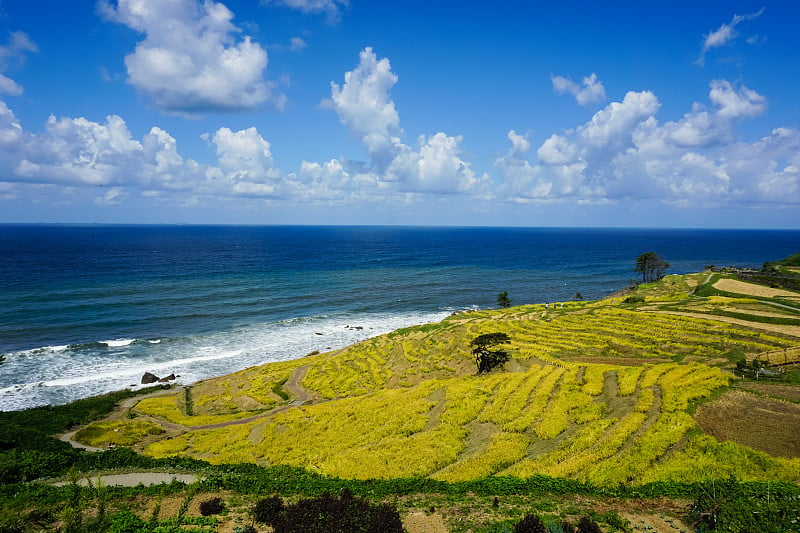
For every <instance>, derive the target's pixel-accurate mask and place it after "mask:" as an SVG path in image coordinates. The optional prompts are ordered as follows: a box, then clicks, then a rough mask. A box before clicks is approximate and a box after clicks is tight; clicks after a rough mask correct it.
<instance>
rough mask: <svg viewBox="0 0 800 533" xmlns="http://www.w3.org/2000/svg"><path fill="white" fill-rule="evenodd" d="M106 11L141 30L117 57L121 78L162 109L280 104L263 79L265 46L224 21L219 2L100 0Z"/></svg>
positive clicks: (194, 111) (228, 13)
mask: <svg viewBox="0 0 800 533" xmlns="http://www.w3.org/2000/svg"><path fill="white" fill-rule="evenodd" d="M100 6H101V11H102V12H103V13H105V14H106V15H107V16H108V17H110V18H112V19H113V20H116V21H118V22H120V23H122V24H125V25H127V26H129V27H130V28H132V29H134V30H136V31H138V32H140V33H143V34H145V39H144V41H142V42H140V43H139V44H137V45H136V49H135V51H134V52H133V53H131V54H129V55H128V56H126V57H125V66H126V68H127V72H128V83H130V84H131V85H133V86H134V87H136V88H137V89H138V90H140V91H141V92H143V93H144V94H147V95H148V96H149V97H150V98H152V100H153V103H154V104H155V105H156V106H157V107H158V108H159V109H161V110H162V111H165V112H168V113H179V114H189V115H191V114H197V113H203V112H208V111H219V110H237V109H252V108H255V107H257V106H259V105H261V104H265V103H270V104H272V105H274V106H275V107H277V108H282V106H283V104H284V99H285V98H284V97H283V96H282V95H276V94H273V84H272V83H270V82H267V81H265V80H264V72H265V70H266V68H267V52H266V51H265V50H264V49H263V48H262V47H261V46H260V45H259V44H257V43H254V42H252V40H251V39H250V37H249V36H244V37H243V38H241V39H237V38H236V36H237V35H238V34H240V33H241V30H240V29H239V28H237V27H236V26H235V25H234V24H233V23H232V22H231V21H232V20H233V13H232V12H231V11H230V10H229V9H228V8H227V7H225V5H223V4H221V3H216V2H214V1H213V0H205V1H204V2H203V3H202V4H200V3H198V2H197V0H170V1H163V0H118V3H117V6H116V7H114V6H112V5H111V4H109V3H105V2H104V3H102V4H101V5H100Z"/></svg>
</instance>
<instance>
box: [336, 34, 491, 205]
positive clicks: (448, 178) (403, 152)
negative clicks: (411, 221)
mask: <svg viewBox="0 0 800 533" xmlns="http://www.w3.org/2000/svg"><path fill="white" fill-rule="evenodd" d="M397 80H398V77H397V75H396V74H395V73H394V72H392V70H391V64H390V63H389V59H388V58H383V59H380V60H379V59H378V58H377V56H376V55H375V53H374V52H373V50H372V48H369V47H367V48H365V49H364V50H362V51H361V53H360V54H359V64H358V66H357V67H356V68H355V69H353V70H351V71H348V72H346V73H345V75H344V85H342V86H339V85H338V84H337V83H335V82H331V98H330V100H328V101H326V102H325V105H327V106H329V107H331V108H333V109H334V110H335V111H336V113H337V114H338V115H339V120H340V122H341V123H342V124H344V125H346V126H347V127H348V129H349V130H350V132H351V133H353V134H354V135H356V136H357V137H359V138H360V140H361V143H362V144H363V145H364V147H365V148H366V150H367V153H368V154H369V157H370V163H371V167H372V168H371V172H372V173H374V174H375V175H376V176H377V177H378V179H379V180H382V181H386V182H393V183H395V184H396V186H397V188H398V190H401V191H404V192H423V193H436V194H443V193H455V192H464V191H468V190H471V189H474V188H477V187H478V185H479V184H480V183H482V182H485V181H486V179H487V178H486V177H485V176H484V177H481V178H478V177H476V175H475V173H474V172H473V170H472V169H471V168H470V165H469V163H467V162H466V161H464V160H463V159H462V157H461V156H462V150H461V146H460V145H461V142H462V140H463V139H462V137H461V136H455V137H454V136H449V135H447V134H445V133H443V132H438V133H436V134H434V135H433V136H431V137H430V138H426V136H424V135H421V136H420V137H419V139H418V143H417V144H418V148H417V150H414V149H412V148H411V147H409V146H407V145H405V144H403V143H402V142H401V140H400V137H399V136H400V135H402V133H403V131H402V129H401V128H400V115H399V114H398V112H397V109H396V108H395V105H394V101H393V100H392V98H391V94H390V93H391V89H392V87H393V86H394V85H395V83H397Z"/></svg>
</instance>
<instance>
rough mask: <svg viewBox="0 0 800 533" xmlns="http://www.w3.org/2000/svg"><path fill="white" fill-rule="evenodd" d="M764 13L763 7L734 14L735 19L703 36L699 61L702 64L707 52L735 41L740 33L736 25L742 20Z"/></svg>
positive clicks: (751, 18)
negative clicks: (754, 10) (744, 13)
mask: <svg viewBox="0 0 800 533" xmlns="http://www.w3.org/2000/svg"><path fill="white" fill-rule="evenodd" d="M762 13H764V8H763V7H762V8H761V9H759V10H758V11H756V12H755V13H749V14H747V15H734V16H733V19H731V21H730V22H729V23H727V24H722V25H721V26H720V27H719V28H717V29H716V30H714V31H711V32H709V33H708V34H707V35H705V36H704V37H703V47H702V49H701V50H700V57H699V58H698V59H697V63H699V64H700V65H702V64H703V63H704V62H705V57H706V53H707V52H708V51H709V50H711V49H712V48H719V47H721V46H725V45H726V44H728V43H730V42H731V41H733V40H734V39H735V38H736V37H737V36H738V35H739V34H738V32H737V31H736V26H738V25H739V24H741V23H742V22H745V21H748V20H753V19H755V18H758V17H760V16H761V14H762ZM748 42H750V39H748ZM754 42H755V41H754Z"/></svg>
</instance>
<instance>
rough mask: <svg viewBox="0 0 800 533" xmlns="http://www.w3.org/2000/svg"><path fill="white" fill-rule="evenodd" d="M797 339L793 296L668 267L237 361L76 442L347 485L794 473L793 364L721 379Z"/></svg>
mask: <svg viewBox="0 0 800 533" xmlns="http://www.w3.org/2000/svg"><path fill="white" fill-rule="evenodd" d="M492 332H502V333H506V334H507V335H508V336H509V337H510V338H511V341H510V343H509V344H508V345H506V346H505V348H506V349H507V351H508V352H509V353H510V354H511V360H510V361H509V362H508V363H506V365H505V368H504V369H503V370H500V371H494V372H490V373H486V374H481V375H476V372H475V370H476V367H475V362H474V358H473V356H472V354H471V353H470V348H469V342H470V341H471V340H472V339H473V338H475V337H476V336H478V335H480V334H484V333H492ZM798 348H800V293H798V292H795V291H792V290H788V289H772V288H769V287H766V286H763V285H756V284H753V283H747V282H744V281H741V280H738V279H734V278H733V277H732V276H728V275H724V274H719V273H710V272H705V273H698V274H691V275H683V276H667V277H665V278H664V279H662V280H661V281H660V282H657V283H654V284H649V285H643V286H640V287H638V288H637V289H636V290H635V291H634V292H632V293H630V294H626V295H624V296H620V297H614V298H608V299H605V300H601V301H596V302H563V303H555V304H553V303H551V304H549V305H527V306H520V307H512V308H508V309H503V310H492V311H476V312H467V313H459V314H455V315H453V316H451V317H449V318H447V319H445V320H443V321H442V322H440V323H436V324H427V325H422V326H417V327H412V328H407V329H403V330H399V331H395V332H393V333H390V334H388V335H383V336H380V337H376V338H373V339H370V340H367V341H364V342H362V343H359V344H357V345H354V346H351V347H348V348H346V349H343V350H338V351H335V352H330V353H322V354H313V355H309V356H307V357H305V358H302V359H299V360H295V361H289V362H284V363H275V364H269V365H264V366H260V367H253V368H249V369H246V370H243V371H240V372H237V373H234V374H230V375H226V376H221V377H218V378H215V379H210V380H206V381H204V382H200V383H197V384H195V385H193V386H191V387H186V388H181V389H177V390H170V391H167V392H165V393H160V394H158V395H154V396H151V397H148V398H145V399H142V400H140V401H138V402H137V403H135V404H134V405H132V406H131V407H129V412H127V411H126V412H124V413H116V414H115V415H112V417H110V418H109V419H107V420H104V421H99V422H94V423H92V424H90V425H89V426H87V427H85V428H83V429H82V430H81V431H79V432H78V433H77V434H76V435H75V437H74V438H75V439H76V440H78V441H80V442H83V443H85V444H88V445H91V446H96V447H105V446H108V445H110V444H113V445H124V446H132V447H133V448H134V449H135V450H137V451H141V452H143V453H144V454H146V455H149V456H152V457H156V458H162V457H170V456H191V457H194V458H198V459H203V460H206V461H208V462H211V463H242V462H249V463H255V464H258V465H264V466H268V465H291V466H298V467H303V468H305V469H308V470H309V471H311V472H316V473H320V474H324V475H330V476H337V477H340V478H345V479H348V478H349V479H367V478H397V477H416V476H426V477H431V478H433V479H436V480H443V481H462V480H472V479H477V478H481V477H484V476H490V475H510V476H517V477H521V478H525V477H528V476H531V475H533V474H545V475H548V476H556V477H565V478H572V479H575V480H582V481H589V482H592V483H593V484H595V485H599V486H609V487H611V486H617V485H619V484H620V483H622V484H628V485H637V484H642V483H647V482H651V481H661V480H672V481H698V480H705V479H711V478H716V479H720V478H727V477H730V476H733V477H735V478H737V479H739V480H743V481H756V480H773V481H774V480H784V481H790V482H793V483H799V482H800V449H798V445H797V443H796V438H794V436H796V434H797V433H798V431H800V409H798V402H799V401H800V398H799V397H798V391H799V390H800V387H798V386H797V385H795V384H794V383H797V382H798V381H800V379H798V378H799V377H800V376H799V375H798V373H797V371H796V370H793V368H796V366H795V367H792V366H788V367H786V368H787V371H786V373H785V374H784V375H783V377H782V381H781V382H780V383H773V382H766V381H763V379H764V378H763V377H762V379H761V380H759V381H758V382H757V383H756V382H754V381H752V380H751V379H746V380H741V379H739V378H735V377H734V375H733V373H732V372H733V370H735V368H736V364H737V363H739V367H740V368H742V369H747V368H749V367H750V366H752V365H750V366H746V365H745V364H744V362H745V361H746V360H751V359H753V358H754V357H755V356H757V355H758V354H763V353H785V354H794V353H796V352H797V350H798ZM776 373H777V372H776ZM698 406H699V407H698ZM122 415H127V416H122Z"/></svg>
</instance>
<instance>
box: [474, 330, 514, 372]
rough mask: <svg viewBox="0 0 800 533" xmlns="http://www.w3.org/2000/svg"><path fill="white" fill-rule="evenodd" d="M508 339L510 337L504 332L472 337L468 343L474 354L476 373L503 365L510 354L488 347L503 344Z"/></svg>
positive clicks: (509, 339) (508, 340)
mask: <svg viewBox="0 0 800 533" xmlns="http://www.w3.org/2000/svg"><path fill="white" fill-rule="evenodd" d="M510 341H511V337H509V336H508V335H506V334H505V333H485V334H483V335H478V336H477V337H475V338H474V339H472V342H470V343H469V345H470V346H471V347H472V355H474V356H475V364H476V365H477V367H478V374H481V373H483V372H489V371H490V370H492V369H494V368H497V367H498V366H503V364H505V362H506V361H508V360H509V359H511V356H510V355H508V352H506V351H505V350H491V349H490V348H494V347H495V346H497V345H498V344H505V343H507V342H510Z"/></svg>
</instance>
